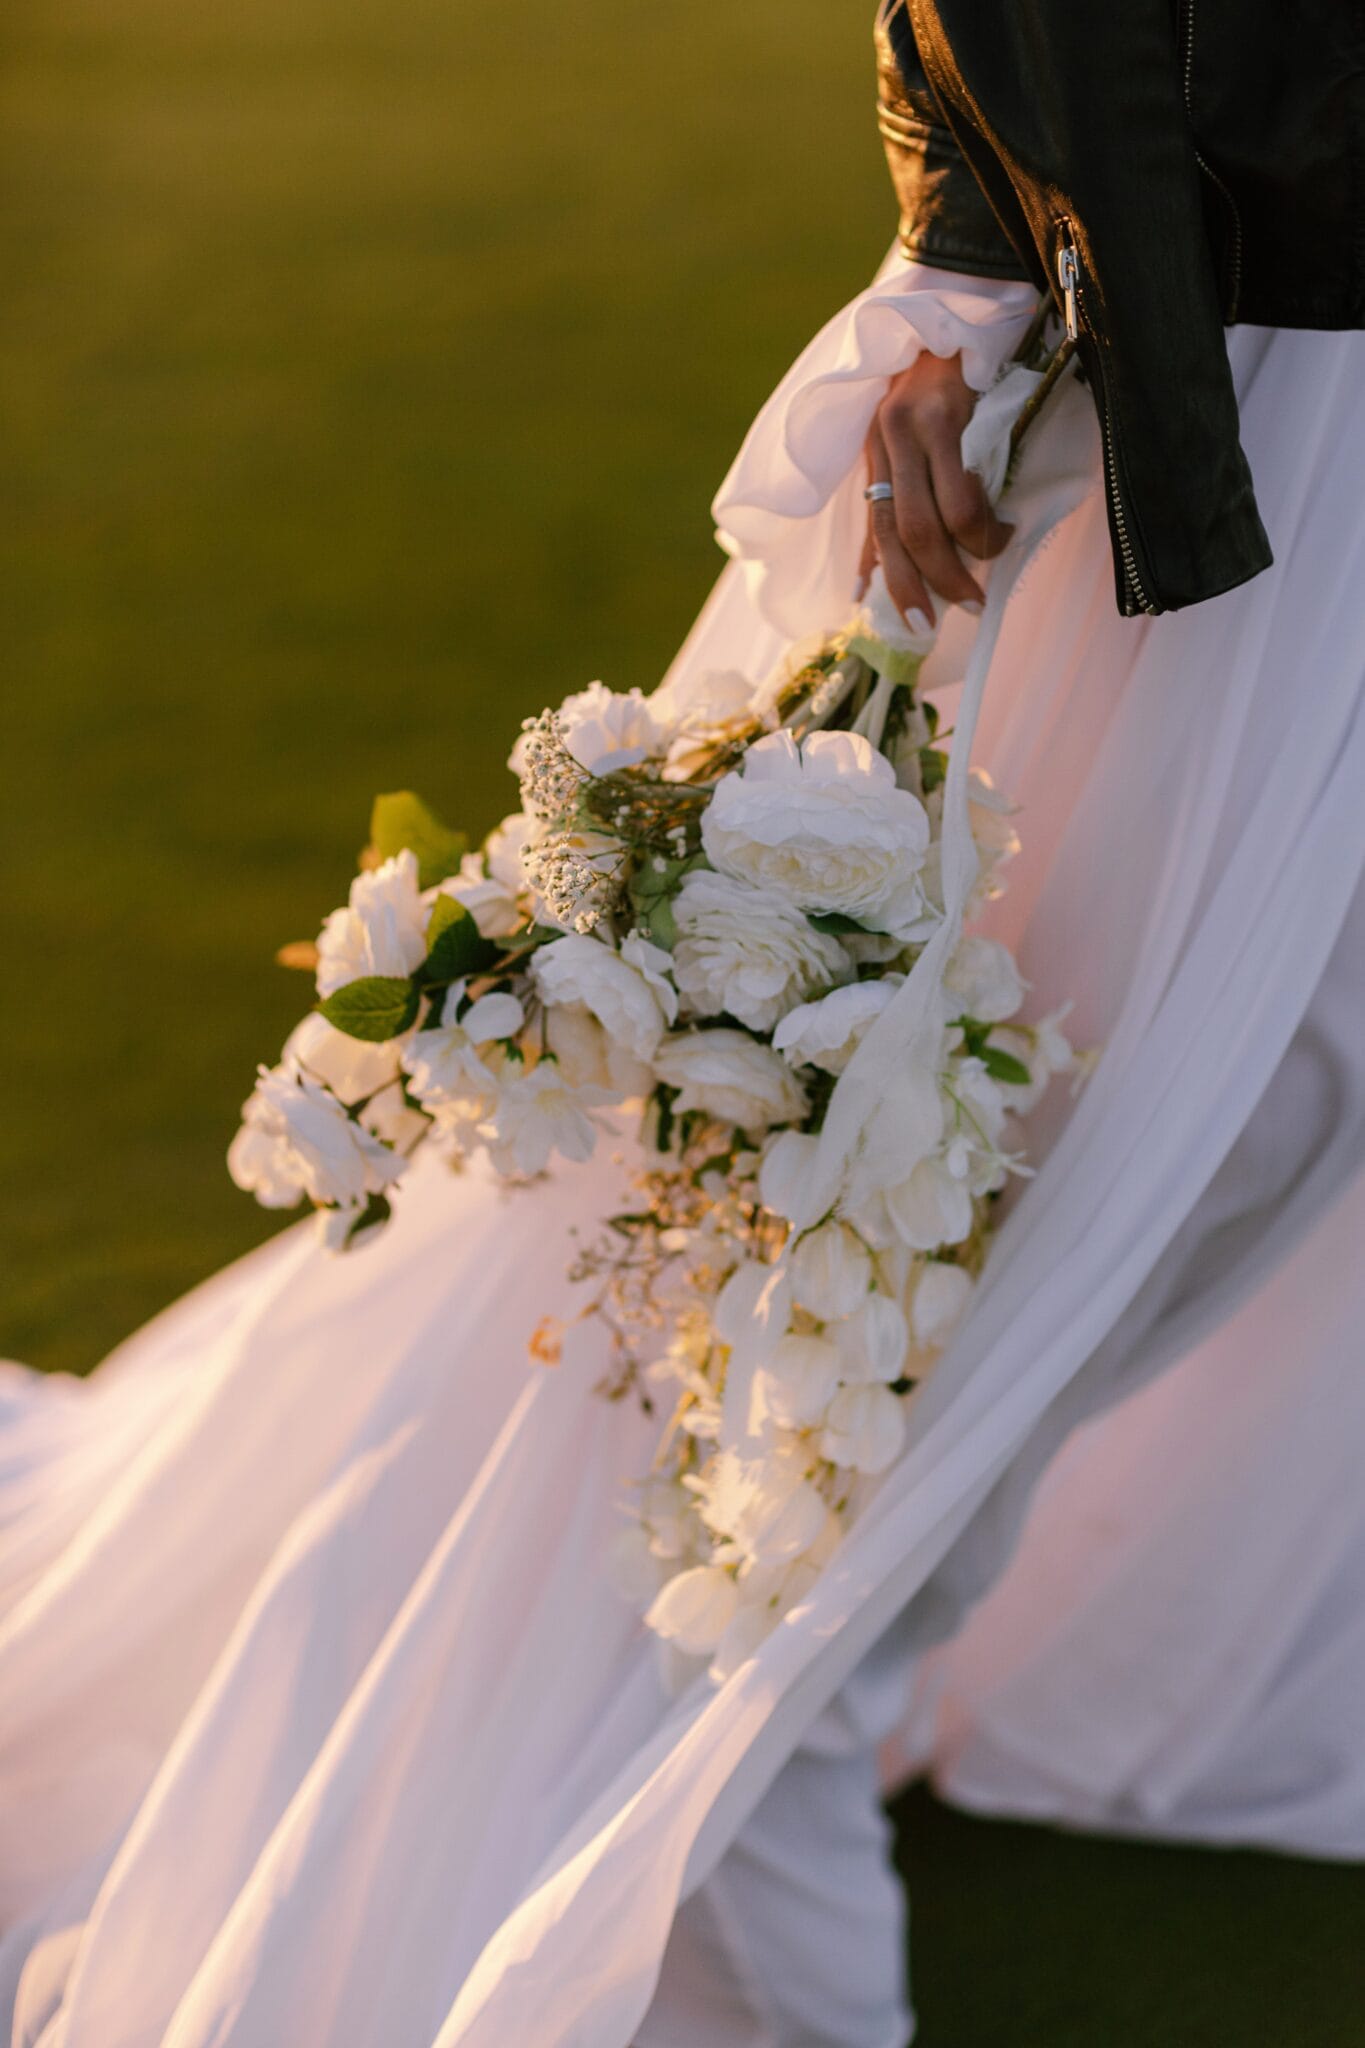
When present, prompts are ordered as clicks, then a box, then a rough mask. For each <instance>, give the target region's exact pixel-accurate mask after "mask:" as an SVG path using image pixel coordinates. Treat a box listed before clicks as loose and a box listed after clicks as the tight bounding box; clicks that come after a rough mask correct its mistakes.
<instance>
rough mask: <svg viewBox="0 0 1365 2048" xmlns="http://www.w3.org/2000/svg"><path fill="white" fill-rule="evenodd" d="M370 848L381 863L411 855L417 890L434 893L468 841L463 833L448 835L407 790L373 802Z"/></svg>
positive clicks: (435, 817) (458, 862)
mask: <svg viewBox="0 0 1365 2048" xmlns="http://www.w3.org/2000/svg"><path fill="white" fill-rule="evenodd" d="M370 844H371V846H372V847H373V848H374V850H375V852H376V853H377V854H378V856H379V858H380V859H381V860H391V859H392V858H393V856H394V854H396V853H402V852H403V850H404V848H406V849H407V850H408V851H409V852H411V853H415V854H416V855H417V867H418V882H419V884H420V886H421V887H422V888H423V889H434V888H435V886H436V884H437V883H438V882H443V881H444V880H445V878H446V876H447V875H453V874H454V873H455V871H456V869H457V868H458V867H459V865H460V861H461V858H462V857H463V855H464V852H465V849H466V848H467V846H468V845H469V841H468V839H467V838H466V837H465V834H464V833H463V832H452V831H451V829H450V827H449V826H448V825H443V824H442V823H441V821H440V819H439V818H438V817H437V816H436V815H435V813H434V812H433V811H429V810H428V809H427V807H426V805H425V804H424V803H423V802H422V799H421V797H420V796H414V794H413V792H412V791H411V790H410V789H396V790H392V791H391V792H390V793H389V795H387V796H377V797H376V798H375V800H374V809H373V810H372V811H371V813H370Z"/></svg>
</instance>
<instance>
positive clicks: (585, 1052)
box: [545, 1003, 654, 1101]
mask: <svg viewBox="0 0 1365 2048" xmlns="http://www.w3.org/2000/svg"><path fill="white" fill-rule="evenodd" d="M545 1042H546V1044H547V1046H548V1047H549V1050H550V1051H551V1052H552V1053H553V1054H554V1056H555V1058H556V1059H557V1060H558V1061H559V1064H560V1067H561V1069H562V1070H563V1074H564V1078H565V1080H566V1081H568V1082H569V1084H570V1086H571V1087H574V1088H605V1089H609V1090H610V1091H611V1093H612V1094H613V1095H615V1096H619V1097H620V1098H621V1100H623V1101H627V1100H629V1099H631V1098H632V1097H635V1096H644V1095H648V1094H649V1092H650V1090H651V1089H652V1088H653V1086H654V1069H653V1068H652V1067H651V1066H650V1065H649V1064H648V1062H647V1061H645V1060H637V1059H636V1057H635V1055H634V1053H632V1052H627V1050H626V1048H625V1047H624V1046H623V1045H618V1044H617V1042H616V1040H615V1039H614V1038H608V1036H607V1034H606V1032H605V1031H604V1030H603V1029H602V1026H601V1025H600V1024H599V1023H598V1021H597V1019H596V1017H594V1016H593V1014H592V1011H591V1010H590V1009H589V1008H588V1006H587V1004H586V1003H556V1004H555V1005H554V1006H553V1008H551V1009H548V1010H547V1011H546V1012H545Z"/></svg>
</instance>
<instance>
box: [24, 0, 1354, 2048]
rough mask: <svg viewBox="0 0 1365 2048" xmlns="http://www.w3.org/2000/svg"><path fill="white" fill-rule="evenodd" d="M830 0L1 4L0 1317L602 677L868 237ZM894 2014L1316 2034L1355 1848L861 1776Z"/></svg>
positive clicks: (35, 1334)
mask: <svg viewBox="0 0 1365 2048" xmlns="http://www.w3.org/2000/svg"><path fill="white" fill-rule="evenodd" d="M871 11H872V7H871V0H863V4H861V5H857V6H851V7H848V6H845V7H833V6H829V5H821V4H818V0H744V4H743V5H742V6H737V5H735V4H733V0H728V4H727V0H691V4H690V5H689V6H688V7H686V8H685V9H684V8H672V9H663V8H654V7H646V6H641V5H640V4H638V0H634V4H627V0H589V4H586V5H581V6H579V7H577V8H573V9H569V8H565V7H554V6H550V5H547V4H544V0H527V4H523V5H521V6H519V7H516V8H512V7H508V6H507V5H505V4H498V0H445V4H443V5H439V6H438V5H436V4H434V0H383V4H381V0H237V4H235V5H234V6H233V7H231V8H219V9H215V10H208V9H203V8H200V9H191V8H188V7H186V6H185V5H184V0H45V4H41V5H36V4H31V0H10V5H9V7H8V9H7V10H6V13H5V18H4V21H3V24H0V237H2V239H3V268H2V272H0V274H3V278H4V289H3V293H2V294H0V477H3V507H4V514H3V516H4V546H3V557H2V559H0V624H2V626H3V651H2V652H0V660H2V661H3V672H4V679H5V689H4V722H3V754H2V756H0V758H3V762H4V769H3V775H4V802H3V806H2V807H0V813H2V815H3V825H4V834H5V845H4V859H5V866H4V877H5V881H4V888H3V891H0V902H2V904H3V918H4V924H5V930H4V940H3V943H4V953H3V957H4V960H5V964H6V969H7V979H6V989H7V998H6V1000H5V1002H4V1004H3V1009H2V1010H0V1032H2V1033H3V1056H4V1064H5V1071H6V1072H7V1073H8V1074H9V1075H10V1077H11V1078H10V1093H9V1098H8V1105H7V1114H6V1116H5V1117H4V1118H3V1120H0V1204H2V1205H3V1206H2V1207H0V1251H2V1253H3V1271H4V1286H3V1289H2V1290H0V1318H2V1319H3V1327H2V1328H0V1351H3V1352H6V1353H8V1354H9V1355H12V1356H16V1357H20V1358H25V1359H28V1360H30V1361H32V1362H34V1363H37V1364H41V1365H44V1366H51V1367H57V1366H60V1367H68V1368H73V1369H75V1370H78V1371H79V1370H85V1369H87V1368H88V1367H89V1366H91V1365H92V1364H93V1363H94V1362H95V1361H96V1360H97V1359H98V1358H99V1357H100V1355H101V1354H102V1353H103V1352H104V1351H105V1350H106V1349H107V1348H108V1347H109V1346H110V1345H111V1344H112V1343H113V1342H114V1341H115V1340H116V1339H117V1338H118V1337H120V1336H121V1335H122V1334H124V1333H125V1332H126V1331H127V1330H128V1329H129V1328H131V1327H132V1326H134V1325H135V1324H136V1323H138V1322H139V1321H140V1320H142V1319H143V1318H144V1317H145V1316H147V1315H148V1314H149V1313H150V1312H151V1311H153V1310H154V1309H156V1308H157V1307H159V1306H160V1305H161V1304H162V1303H164V1302H165V1301H167V1300H169V1299H170V1298H172V1297H173V1296H174V1295H175V1294H177V1293H178V1292H179V1291H180V1290H181V1289H183V1288H184V1287H185V1286H186V1285H187V1284H189V1283H190V1282H192V1281H194V1280H195V1279H197V1278H199V1277H201V1276H202V1275H204V1274H206V1273H208V1272H210V1271H211V1270H213V1269H214V1268H215V1267H216V1266H218V1265H219V1264H221V1263H222V1262H223V1261H224V1260H226V1259H228V1258H231V1257H232V1256H233V1255H234V1254H236V1253H237V1252H240V1251H242V1250H245V1249H246V1248H247V1247H248V1246H249V1245H251V1244H252V1243H254V1242H256V1241H257V1240H258V1239H259V1238H260V1237H261V1236H263V1235H264V1234H265V1233H266V1231H267V1230H268V1229H270V1228H271V1227H272V1222H271V1219H269V1218H267V1217H266V1216H264V1215H263V1214H262V1213H261V1212H260V1211H258V1210H256V1209H255V1208H254V1207H253V1205H252V1204H251V1203H250V1202H249V1201H247V1200H246V1199H245V1198H244V1197H243V1196H241V1195H239V1194H237V1192H236V1191H235V1190H234V1189H233V1188H232V1187H231V1186H230V1184H229V1183H228V1181H227V1178H226V1174H225V1172H224V1170H223V1164H222V1157H223V1151H224V1148H225V1146H226V1143H227V1140H228V1138H229V1137H230V1135H231V1132H232V1130H233V1128H234V1125H235V1119H236V1111H237V1107H238V1104H239V1103H240V1101H241V1098H242V1096H243V1095H244V1094H245V1092H246V1089H247V1087H248V1085H249V1082H250V1077H251V1073H252V1069H253V1064H254V1062H255V1061H256V1059H257V1058H259V1057H262V1056H271V1055H273V1053H274V1052H275V1050H276V1048H277V1047H278V1045H279V1043H280V1041H281V1039H282V1038H283V1036H284V1034H285V1031H286V1030H287V1028H288V1026H289V1024H290V1023H291V1022H292V1021H293V1019H294V1017H295V1016H296V1015H297V1013H298V1012H299V1010H300V1008H301V1007H302V1006H303V1003H304V1001H305V999H306V996H307V988H306V984H304V983H303V982H302V981H301V980H300V979H299V978H297V977H294V976H290V975H288V974H286V973H285V972H283V971H282V970H280V969H278V968H276V967H274V966H273V965H272V964H271V955H272V951H273V949H274V947H275V945H276V944H277V943H278V942H280V941H281V940H283V939H287V938H293V937H301V936H308V935H311V934H312V932H313V931H314V930H315V929H316V926H317V923H318V920H319V918H320V915H321V913H322V912H323V911H324V910H326V909H328V908H329V907H330V906H331V905H332V904H333V903H335V902H337V901H338V900H339V898H340V896H341V895H342V893H343V892H344V889H345V887H346V884H347V881H348V878H349V875H350V872H351V870H352V864H353V858H354V854H355V851H356V849H357V847H358V846H359V844H360V843H361V840H362V838H363V836H364V828H365V822H366V817H367V813H368V807H369V800H370V797H371V795H372V794H373V792H374V791H375V790H377V789H382V788H392V787H401V786H405V785H412V786H416V787H418V788H420V789H421V790H422V791H423V792H424V793H426V794H427V795H428V796H429V797H430V798H431V799H432V801H433V802H434V803H435V804H436V805H437V807H438V808H439V809H441V810H442V811H443V812H444V813H445V814H446V815H448V816H449V817H451V818H452V819H453V820H455V821H458V822H462V823H465V824H467V825H469V826H470V827H472V828H474V829H475V830H482V829H483V828H485V827H486V826H487V825H488V824H490V823H491V822H492V821H493V820H494V819H495V818H496V817H497V816H498V815H499V814H500V813H501V812H502V811H504V810H506V809H507V808H509V806H510V801H511V797H512V793H513V791H512V785H511V783H510V782H509V781H507V780H506V779H505V778H504V776H503V774H502V761H503V758H504V756H505V753H506V750H507V746H508V743H509V741H510V739H511V737H512V735H513V733H514V732H515V730H516V726H517V722H518V720H519V719H520V718H521V717H522V716H523V715H524V714H525V713H526V712H527V711H531V710H537V709H539V708H540V706H541V705H543V704H545V703H548V702H552V701H554V700H555V699H556V698H558V697H559V696H561V695H563V694H564V692H565V691H566V690H568V689H571V688H575V687H579V686H581V685H582V684H583V683H584V682H586V681H588V680H590V679H591V678H592V677H594V676H597V675H602V676H604V677H605V678H606V679H607V680H609V681H610V682H611V683H612V684H613V685H615V686H617V687H626V686H628V685H630V684H633V683H640V684H642V685H645V686H648V685H649V684H651V683H652V682H653V681H654V680H656V679H657V677H658V675H659V674H660V673H661V671H662V669H663V668H664V666H665V665H666V663H667V661H668V659H669V657H670V656H671V654H672V652H673V650H674V648H675V647H676V645H677V643H678V642H679V640H680V639H681V637H682V635H683V633H684V632H685V631H686V628H687V626H688V624H689V622H690V619H691V617H692V615H693V613H694V612H695V610H696V608H697V606H698V604H699V603H700V601H701V599H702V598H703V597H704V595H705V593H706V590H707V587H708V584H709V582H710V579H711V577H712V576H713V574H714V573H715V570H716V568H717V566H718V560H719V558H718V557H717V556H716V554H715V551H714V547H713V544H712V541H711V537H710V522H709V519H708V515H707V505H708V501H709V499H710V496H711V494H712V492H713V490H714V488H715V486H716V484H717V482H718V481H719V479H720V477H721V475H722V474H723V472H724V470H725V467H726V465H727V464H728V462H729V459H730V457H731V455H732V453H733V451H734V449H735V447H736V445H737V443H738V440H739V438H740V435H741V434H742V432H743V430H744V427H745V425H746V424H747V422H748V420H749V418H750V416H751V415H752V413H753V411H754V409H755V407H756V406H757V404H758V403H759V401H760V400H761V399H762V397H763V396H764V394H765V392H766V391H767V390H768V389H769V388H770V387H771V385H772V383H773V382H774V381H775V379H776V377H777V376H778V375H779V374H780V373H781V371H782V370H783V369H784V368H785V367H786V365H787V363H788V362H789V361H790V359H791V357H792V356H793V355H794V354H795V352H796V351H797V349H798V348H799V347H800V346H801V345H802V343H803V342H804V340H805V339H806V338H807V336H808V334H809V333H810V332H811V331H812V330H813V329H814V328H815V327H816V326H817V325H818V324H819V323H820V321H821V320H823V319H824V318H825V317H826V316H827V315H828V314H829V313H830V312H831V311H833V310H834V308H835V307H836V306H837V305H839V304H840V303H841V302H842V300H844V299H845V298H847V297H848V296H849V295H850V293H851V292H853V291H854V290H855V289H857V287H858V286H859V285H860V284H861V283H862V282H863V281H864V280H865V278H866V276H867V275H868V274H869V272H870V271H871V269H872V268H873V266H874V265H875V263H876V261H877V259H878V257H879V255H880V254H881V251H882V249H883V248H884V246H885V244H886V242H887V240H888V238H889V236H890V234H891V231H892V228H893V225H894V217H893V208H892V205H891V202H890V198H889V193H888V191H887V190H886V189H885V187H884V182H883V173H882V169H881V163H880V154H879V148H878V144H877V140H876V135H875V127H874V123H873V120H872V117H871V101H872V90H873V87H872V78H871V64H870V52H869V35H868V29H869V19H868V17H869V16H870V14H871ZM902 1818H903V1820H904V1823H905V1825H904V1827H903V1845H904V1853H905V1856H906V1859H907V1867H908V1869H909V1872H910V1875H911V1879H912V1887H913V1893H914V1900H915V1905H914V1912H915V1922H916V1933H917V1941H916V1955H915V1965H916V1976H917V1981H918V1991H919V2002H920V2005H921V2009H922V2014H923V2022H924V2026H923V2035H922V2041H923V2048H991V2044H994V2043H997V2042H998V2043H999V2044H1000V2048H1006V2044H1008V2048H1124V2044H1127V2043H1130V2042H1131V2043H1134V2044H1136V2043H1138V2042H1141V2043H1144V2044H1149V2043H1151V2042H1154V2041H1156V2040H1158V2039H1160V2040H1161V2041H1163V2043H1167V2044H1172V2048H1213V2044H1222V2043H1224V2042H1231V2041H1236V2042H1237V2043H1238V2044H1239V2048H1260V2044H1265V2048H1271V2044H1274V2048H1283V2044H1285V2043H1286V2042H1288V2043H1293V2044H1295V2048H1316V2044H1333V2048H1334V2044H1336V2043H1342V2044H1346V2043H1353V2042H1355V2041H1357V2040H1358V2039H1359V2038H1360V2037H1361V2032H1362V2027H1361V2016H1362V2013H1365V1973H1363V1966H1362V1960H1361V1944H1360V1942H1359V1940H1358V1925H1359V1916H1360V1910H1361V1906H1362V1904H1363V1903H1365V1891H1363V1889H1362V1883H1363V1881H1362V1879H1361V1877H1360V1876H1359V1874H1357V1873H1352V1872H1343V1871H1339V1870H1331V1869H1320V1868H1310V1867H1307V1866H1300V1865H1295V1864H1293V1863H1290V1862H1286V1861H1277V1860H1274V1859H1269V1858H1256V1857H1241V1856H1238V1857H1228V1856H1218V1855H1208V1854H1199V1853H1196V1852H1191V1853H1182V1852H1177V1851H1171V1850H1164V1849H1153V1848H1133V1847H1124V1846H1119V1845H1113V1844H1106V1843H1089V1842H1083V1841H1076V1840H1066V1839H1063V1838H1059V1837H1055V1836H1052V1835H1050V1834H1048V1833H1046V1832H1044V1831H1039V1830H1033V1829H1020V1828H1004V1827H999V1826H987V1825H985V1824H983V1823H980V1822H973V1821H966V1820H962V1819H959V1818H956V1817H954V1816H951V1815H949V1814H946V1813H945V1812H943V1811H942V1810H941V1809H939V1808H936V1807H934V1806H933V1805H932V1803H931V1802H929V1801H928V1800H927V1799H926V1798H925V1797H924V1796H923V1795H915V1796H914V1797H913V1798H912V1799H911V1800H910V1801H908V1802H906V1803H905V1805H904V1806H903V1808H902Z"/></svg>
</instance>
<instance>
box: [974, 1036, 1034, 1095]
mask: <svg viewBox="0 0 1365 2048" xmlns="http://www.w3.org/2000/svg"><path fill="white" fill-rule="evenodd" d="M977 1057H978V1058H979V1059H980V1061H981V1064H982V1066H983V1067H984V1068H985V1069H986V1072H987V1073H988V1074H989V1075H990V1077H991V1079H992V1081H1004V1082H1005V1083H1006V1085H1007V1086H1009V1087H1011V1088H1027V1087H1028V1085H1029V1082H1030V1081H1031V1080H1032V1079H1033V1076H1032V1074H1030V1072H1029V1070H1028V1068H1027V1067H1026V1066H1025V1065H1024V1062H1023V1061H1022V1060H1017V1059H1016V1058H1015V1057H1014V1054H1013V1053H1012V1052H1002V1051H1001V1050H1000V1047H999V1046H998V1045H984V1046H982V1048H981V1051H980V1053H979V1054H978V1055H977Z"/></svg>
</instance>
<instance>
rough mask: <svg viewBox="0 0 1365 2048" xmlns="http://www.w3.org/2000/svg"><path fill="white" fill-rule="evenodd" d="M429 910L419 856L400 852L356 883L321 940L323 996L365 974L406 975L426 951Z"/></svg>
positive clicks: (319, 967)
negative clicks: (421, 884)
mask: <svg viewBox="0 0 1365 2048" xmlns="http://www.w3.org/2000/svg"><path fill="white" fill-rule="evenodd" d="M427 915H428V913H427V908H426V905H425V904H424V903H423V901H422V897H421V894H420V892H419V890H418V887H417V856H416V854H414V853H409V852H407V851H406V849H405V850H404V851H403V852H402V853H396V854H395V855H394V856H393V858H392V860H386V861H384V862H382V863H381V865H380V866H379V867H377V868H372V869H370V870H369V872H368V873H366V874H360V875H357V876H356V878H355V880H354V881H353V882H352V884H351V894H350V900H349V902H348V904H347V906H346V908H345V909H344V910H334V911H333V912H332V914H331V916H330V917H329V918H328V919H327V921H326V923H325V924H324V925H323V927H322V931H321V934H320V935H319V938H318V994H319V995H320V996H330V995H334V994H335V993H336V991H337V990H338V989H339V988H344V987H345V986H346V984H347V982H350V981H358V980H359V979H360V977H361V976H362V975H367V974H385V975H407V974H411V973H412V972H413V970H414V968H417V967H420V966H421V964H422V962H423V960H425V958H426V952H427V939H426V931H427Z"/></svg>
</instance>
